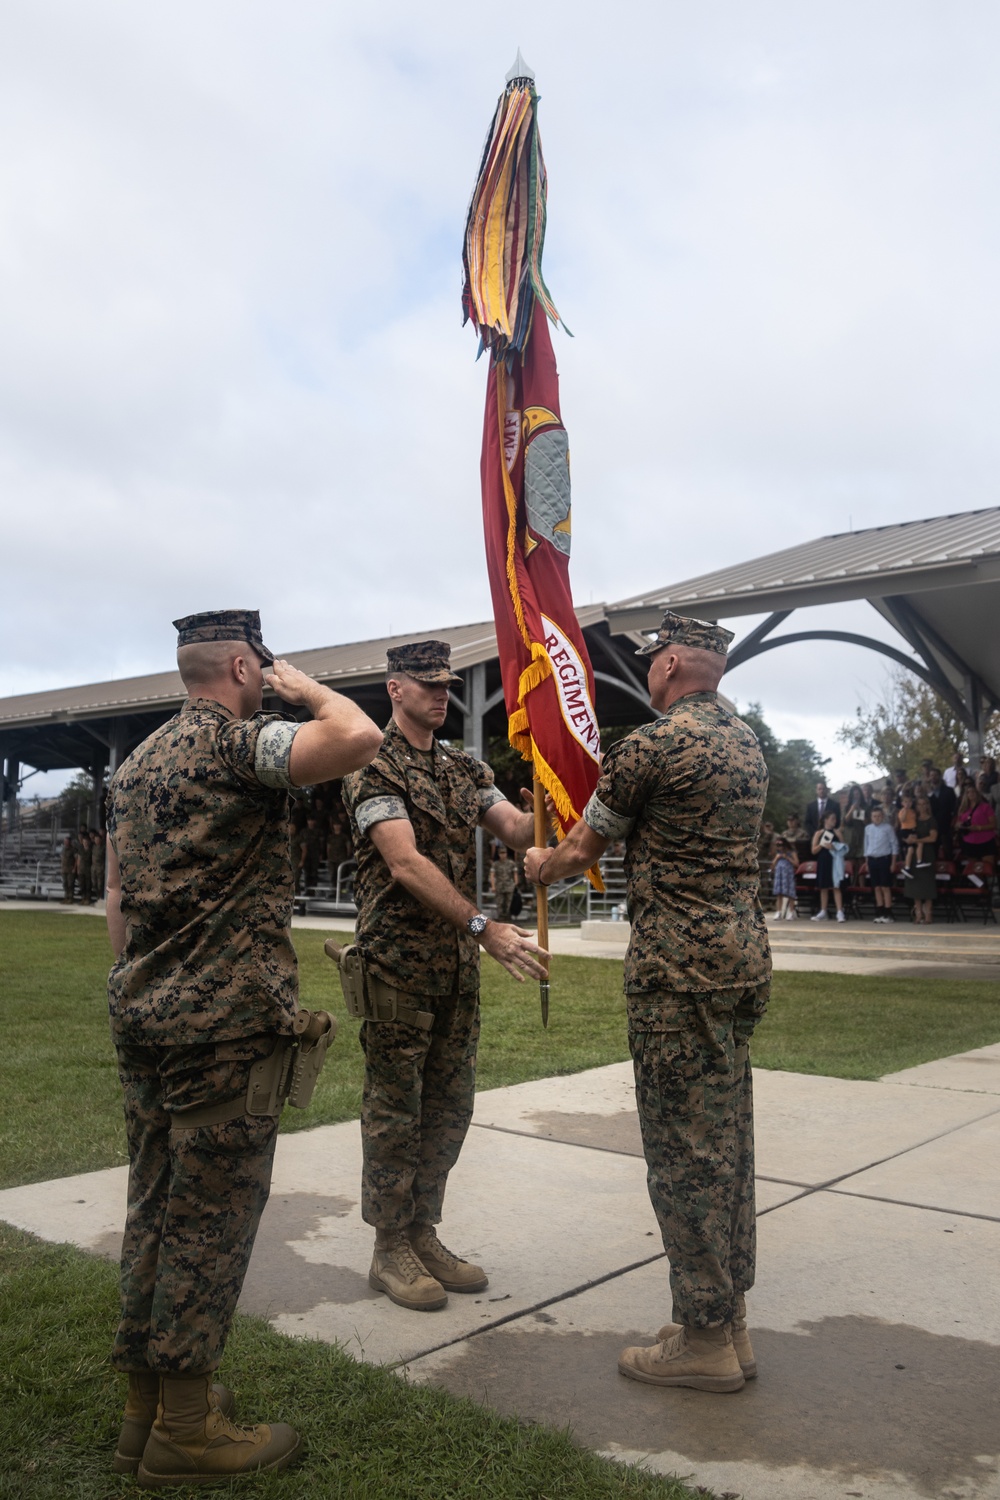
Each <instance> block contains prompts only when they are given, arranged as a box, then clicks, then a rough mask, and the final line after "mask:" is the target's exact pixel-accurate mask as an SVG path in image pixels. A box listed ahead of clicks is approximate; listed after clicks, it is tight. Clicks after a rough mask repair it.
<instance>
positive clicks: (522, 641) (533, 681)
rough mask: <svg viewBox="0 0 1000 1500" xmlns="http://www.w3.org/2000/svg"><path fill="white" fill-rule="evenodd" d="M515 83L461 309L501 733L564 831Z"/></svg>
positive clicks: (475, 214)
mask: <svg viewBox="0 0 1000 1500" xmlns="http://www.w3.org/2000/svg"><path fill="white" fill-rule="evenodd" d="M512 75H513V76H510V77H509V79H508V85H507V88H506V89H505V91H504V93H503V94H502V95H501V98H500V101H499V103H498V105H497V111H496V115H495V117H494V120H493V126H492V129H491V131H490V135H489V138H488V140H487V142H486V148H485V151H484V152H483V159H482V163H481V166H480V169H479V177H478V179H477V182H476V186H475V190H474V191H473V194H472V202H471V204H470V206H469V216H468V220H467V222H466V227H465V254H464V262H465V287H464V291H463V296H462V305H463V309H464V312H465V320H466V321H469V320H470V319H471V321H472V322H473V323H474V324H475V326H476V329H477V331H478V333H479V336H480V340H481V349H482V348H485V349H486V350H488V352H489V355H490V372H489V383H488V386H487V393H486V417H485V422H484V426H483V454H482V489H483V526H484V531H485V537H486V561H487V566H488V569H489V576H490V589H491V592H492V595H493V612H494V615H495V618H496V631H497V646H498V648H499V653H500V669H501V673H502V676H503V688H504V698H505V701H506V706H507V719H508V733H509V735H510V742H511V744H512V745H513V746H514V747H515V749H517V750H519V751H520V752H521V754H522V756H523V757H524V759H525V760H528V761H531V762H532V763H533V766H534V770H535V775H536V776H537V777H538V780H539V781H540V782H541V783H542V785H543V786H544V788H545V790H546V791H547V792H548V793H549V795H550V796H551V798H552V801H553V802H554V804H555V807H556V811H557V813H558V818H559V824H560V831H561V833H563V834H565V833H567V832H568V831H569V829H570V828H571V827H572V826H573V824H574V823H576V822H577V821H578V819H579V817H580V814H581V812H582V811H583V809H584V807H585V806H586V805H587V802H588V800H589V798H590V795H591V793H592V792H593V790H594V787H595V786H596V784H597V778H598V776H599V774H600V764H601V745H600V734H599V731H598V726H597V715H596V714H595V712H594V673H593V668H592V667H591V664H590V658H589V656H588V653H587V647H586V644H585V642H584V638H583V631H582V630H581V629H580V625H579V622H578V621H577V618H576V612H575V611H574V609H573V597H572V593H571V591H570V583H569V553H570V473H569V444H568V440H567V435H566V429H565V427H564V426H563V424H562V417H561V415H560V411H559V376H558V373H557V371H556V361H555V355H554V353H553V351H552V341H551V338H550V337H549V328H548V318H551V319H552V321H553V322H559V321H560V318H559V314H558V312H557V311H556V309H555V306H554V305H553V302H552V299H551V297H550V296H549V293H548V290H547V288H546V286H545V283H544V281H543V280H542V270H541V261H542V246H543V243H544V239H545V199H546V177H545V164H544V162H543V160H542V148H541V142H540V140H539V135H538V96H537V94H536V93H535V88H534V83H533V80H532V78H531V76H530V74H529V72H528V70H527V69H525V68H524V67H523V64H522V63H521V57H520V53H518V63H517V65H515V68H514V69H512ZM539 304H540V305H541V313H540V315H539V314H538V311H537V310H538V307H539ZM564 326H565V325H564ZM591 879H592V880H594V882H595V884H597V885H598V886H599V885H600V877H599V875H597V872H596V870H595V871H592V872H591Z"/></svg>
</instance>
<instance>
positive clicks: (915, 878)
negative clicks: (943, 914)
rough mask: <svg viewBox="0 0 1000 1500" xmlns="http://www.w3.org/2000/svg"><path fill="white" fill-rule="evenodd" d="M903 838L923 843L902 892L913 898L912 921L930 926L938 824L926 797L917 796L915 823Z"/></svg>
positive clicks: (908, 841) (934, 892)
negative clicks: (916, 861) (917, 861)
mask: <svg viewBox="0 0 1000 1500" xmlns="http://www.w3.org/2000/svg"><path fill="white" fill-rule="evenodd" d="M905 839H906V843H907V844H915V845H917V846H918V847H920V846H922V849H921V855H922V857H921V860H920V862H919V863H918V864H917V865H916V866H915V867H914V870H913V875H912V877H911V878H910V879H909V880H907V882H906V889H905V890H904V892H903V894H904V895H905V896H908V897H909V899H910V900H911V901H912V902H913V920H914V922H919V923H921V924H923V925H924V926H928V927H929V926H930V923H931V910H932V908H933V906H934V897H935V896H936V895H937V881H936V880H935V877H934V859H935V856H936V854H937V839H938V828H937V824H936V823H935V821H934V814H933V812H932V811H931V805H930V802H929V801H928V800H927V798H926V797H918V798H917V826H916V828H914V829H913V830H912V832H910V833H908V834H906V835H905Z"/></svg>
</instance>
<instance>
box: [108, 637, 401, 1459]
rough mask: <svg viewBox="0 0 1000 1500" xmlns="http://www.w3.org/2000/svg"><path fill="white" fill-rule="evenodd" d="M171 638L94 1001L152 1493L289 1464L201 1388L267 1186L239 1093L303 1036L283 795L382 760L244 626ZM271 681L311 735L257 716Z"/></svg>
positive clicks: (265, 1143)
mask: <svg viewBox="0 0 1000 1500" xmlns="http://www.w3.org/2000/svg"><path fill="white" fill-rule="evenodd" d="M174 623H175V625H176V627H177V631H178V635H177V665H178V668H179V670H180V674H181V677H182V679H183V681H184V686H185V688H186V689H187V692H188V699H187V702H186V703H185V704H184V706H183V708H182V709H181V711H180V712H179V713H178V714H177V715H176V716H175V717H174V718H172V719H171V720H170V721H169V722H168V723H167V724H164V725H163V726H162V727H161V728H160V729H157V730H156V731H155V732H154V733H153V734H152V735H150V736H149V738H148V739H146V740H144V741H143V743H142V744H141V745H140V746H139V747H138V749H136V750H134V751H133V752H132V754H131V755H130V756H129V757H128V759H127V760H125V761H124V763H123V764H122V765H121V767H120V768H119V770H118V771H117V772H116V774H115V776H114V778H113V780H112V782H111V787H110V791H109V796H108V837H109V844H110V849H109V858H108V899H107V920H108V933H109V935H110V938H111V945H112V947H113V949H114V952H115V963H114V966H113V968H112V970H111V974H110V976H109V981H108V999H109V1006H110V1012H111V1035H112V1039H113V1041H114V1044H115V1047H116V1049H117V1053H118V1071H119V1076H120V1078H121V1082H122V1088H123V1090H124V1096H125V1124H126V1132H127V1138H128V1148H129V1182H128V1213H127V1218H126V1223H125V1237H124V1241H123V1244H122V1268H121V1319H120V1322H119V1325H118V1331H117V1334H116V1336H115V1342H114V1348H113V1350H112V1356H111V1359H112V1364H113V1365H114V1367H115V1368H116V1369H118V1370H122V1371H125V1372H127V1374H128V1396H127V1399H126V1404H125V1414H124V1419H123V1422H122V1428H121V1432H120V1434H119V1438H118V1449H117V1452H116V1454H115V1459H114V1467H115V1469H116V1471H117V1472H119V1473H137V1474H138V1476H139V1481H140V1483H141V1484H143V1485H145V1486H147V1487H152V1488H158V1487H167V1486H174V1485H179V1484H182V1483H183V1484H196V1485H200V1484H211V1483H218V1482H220V1481H223V1480H226V1479H229V1478H235V1477H237V1476H239V1475H243V1474H247V1473H250V1472H253V1471H256V1470H259V1469H282V1468H284V1467H285V1466H286V1465H287V1464H288V1463H290V1462H291V1461H292V1459H293V1458H294V1457H295V1455H296V1453H297V1452H298V1448H299V1438H298V1435H297V1433H296V1432H295V1431H294V1430H293V1429H292V1428H291V1427H288V1426H286V1425H284V1424H282V1423H279V1424H276V1425H274V1426H271V1425H269V1424H267V1423H264V1424H261V1425H260V1426H256V1427H238V1426H236V1425H235V1424H234V1423H233V1421H232V1420H231V1419H230V1418H231V1414H232V1404H233V1403H232V1397H231V1396H230V1394H229V1392H228V1391H226V1390H225V1388H224V1387H222V1386H217V1385H213V1383H212V1374H213V1372H214V1371H215V1369H216V1368H217V1366H218V1364H219V1361H220V1359H221V1357H222V1352H223V1349H224V1347H225V1343H226V1337H227V1334H228V1332H229V1325H230V1322H231V1320H232V1316H233V1312H234V1309H235V1307H236V1302H237V1298H238V1297H239V1293H240V1288H241V1287H242V1285H243V1278H244V1275H245V1273H246V1268H247V1262H248V1261H249V1258H250V1252H251V1249H252V1248H253V1242H254V1236H255V1235H256V1232H257V1226H258V1224H259V1222H260V1216H261V1212H262V1210H263V1208H264V1204H265V1203H266V1201H267V1196H268V1190H269V1186H270V1180H271V1160H272V1157H273V1155H274V1145H275V1139H276V1136H277V1129H278V1115H279V1114H280V1110H281V1103H280V1101H279V1100H277V1099H276V1098H272V1097H271V1096H269V1095H268V1094H267V1091H266V1090H264V1091H259V1090H258V1091H255V1090H256V1085H255V1082H254V1080H255V1079H256V1078H258V1077H260V1076H261V1075H263V1076H265V1077H268V1076H270V1074H271V1073H272V1072H273V1071H274V1064H275V1061H277V1062H278V1063H280V1062H281V1059H282V1054H283V1050H284V1049H285V1048H286V1047H287V1046H288V1043H289V1038H290V1037H291V1036H292V1034H293V1032H295V1031H296V1029H297V1027H298V1026H299V1023H300V1021H301V1020H302V1019H303V1017H302V1015H301V1014H300V1013H299V1010H298V999H297V994H298V975H297V968H296V960H295V952H294V949H293V948H292V944H291V941H290V938H289V927H290V923H291V908H292V870H291V862H290V858H289V847H288V793H289V789H290V788H291V787H293V786H304V785H310V784H312V783H313V782H315V781H321V780H327V779H328V778H330V777H334V776H340V775H343V773H344V772H345V771H348V770H352V769H354V768H356V767H358V766H360V765H363V764H365V762H366V761H368V760H370V759H371V757H372V756H373V755H374V753H375V751H376V749H377V748H378V746H379V744H380V743H381V740H382V736H381V733H380V732H379V730H378V729H377V727H376V726H375V725H374V724H373V723H372V722H371V720H370V719H369V718H368V717H367V715H365V714H364V713H362V711H361V710H360V709H359V708H356V707H355V705H354V704H353V703H350V702H349V701H348V700H347V699H345V698H342V697H340V696H339V695H338V694H336V693H333V692H331V691H330V689H329V688H325V687H321V686H320V685H319V683H316V682H314V681H313V680H312V678H310V677H307V676H305V674H304V673H302V672H298V671H296V669H295V668H294V667H291V666H289V665H288V663H287V662H282V661H277V662H275V661H274V660H273V657H272V655H271V653H270V652H269V651H268V650H267V648H266V646H265V645H264V643H263V641H262V639H261V633H260V619H259V616H258V614H257V611H256V610H242V609H237V610H219V611H214V612H211V613H207V614H199V615H189V616H187V617H186V618H184V619H181V620H176V621H175V622H174ZM265 666H270V667H271V668H272V675H271V676H270V677H269V678H265V677H264V671H263V669H264V667H265ZM265 682H267V683H268V685H269V686H270V687H272V688H273V689H274V690H275V691H276V692H277V693H278V694H279V696H280V697H282V698H283V699H284V700H285V701H286V702H287V703H293V704H302V705H304V706H305V707H306V708H308V710H309V711H310V712H311V714H312V715H313V718H312V720H311V721H310V722H308V723H304V724H299V723H289V722H287V721H285V720H284V719H282V718H281V717H280V716H279V715H276V714H262V713H261V712H260V707H261V699H262V694H263V689H264V685H265ZM255 1065H256V1066H255Z"/></svg>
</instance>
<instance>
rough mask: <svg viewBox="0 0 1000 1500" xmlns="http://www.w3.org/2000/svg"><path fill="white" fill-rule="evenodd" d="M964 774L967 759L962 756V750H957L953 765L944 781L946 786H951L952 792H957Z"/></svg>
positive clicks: (943, 778) (953, 757)
mask: <svg viewBox="0 0 1000 1500" xmlns="http://www.w3.org/2000/svg"><path fill="white" fill-rule="evenodd" d="M964 774H965V759H964V757H963V755H962V752H961V750H956V751H955V754H954V755H953V756H952V759H951V765H950V766H949V767H948V769H947V770H946V771H945V773H944V776H943V777H942V780H943V781H944V784H945V786H950V787H951V789H952V791H954V792H957V791H958V781H959V777H960V776H964Z"/></svg>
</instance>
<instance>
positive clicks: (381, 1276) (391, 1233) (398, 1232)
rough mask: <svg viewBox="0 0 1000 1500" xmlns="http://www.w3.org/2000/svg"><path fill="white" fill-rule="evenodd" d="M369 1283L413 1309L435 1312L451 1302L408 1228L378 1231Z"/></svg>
mask: <svg viewBox="0 0 1000 1500" xmlns="http://www.w3.org/2000/svg"><path fill="white" fill-rule="evenodd" d="M368 1285H369V1286H370V1287H374V1288H375V1290H376V1291H377V1292H385V1294H386V1296H387V1297H388V1298H389V1300H390V1301H391V1302H395V1303H396V1304H397V1306H399V1307H408V1308H409V1309H410V1310H411V1312H435V1311H436V1310H437V1309H438V1308H439V1307H444V1305H445V1303H446V1302H447V1301H448V1293H447V1292H446V1291H445V1289H444V1287H443V1286H442V1285H441V1283H440V1281H436V1280H435V1279H434V1277H433V1276H431V1275H430V1274H429V1273H428V1271H427V1268H426V1266H425V1265H424V1263H423V1261H422V1260H421V1259H420V1257H419V1256H418V1255H417V1253H416V1251H415V1250H414V1249H413V1246H412V1245H411V1244H410V1241H409V1239H408V1237H407V1233H406V1230H405V1229H393V1230H381V1229H380V1230H378V1231H377V1233H376V1235H375V1254H374V1255H373V1256H372V1265H371V1270H370V1271H369V1272H368Z"/></svg>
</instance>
